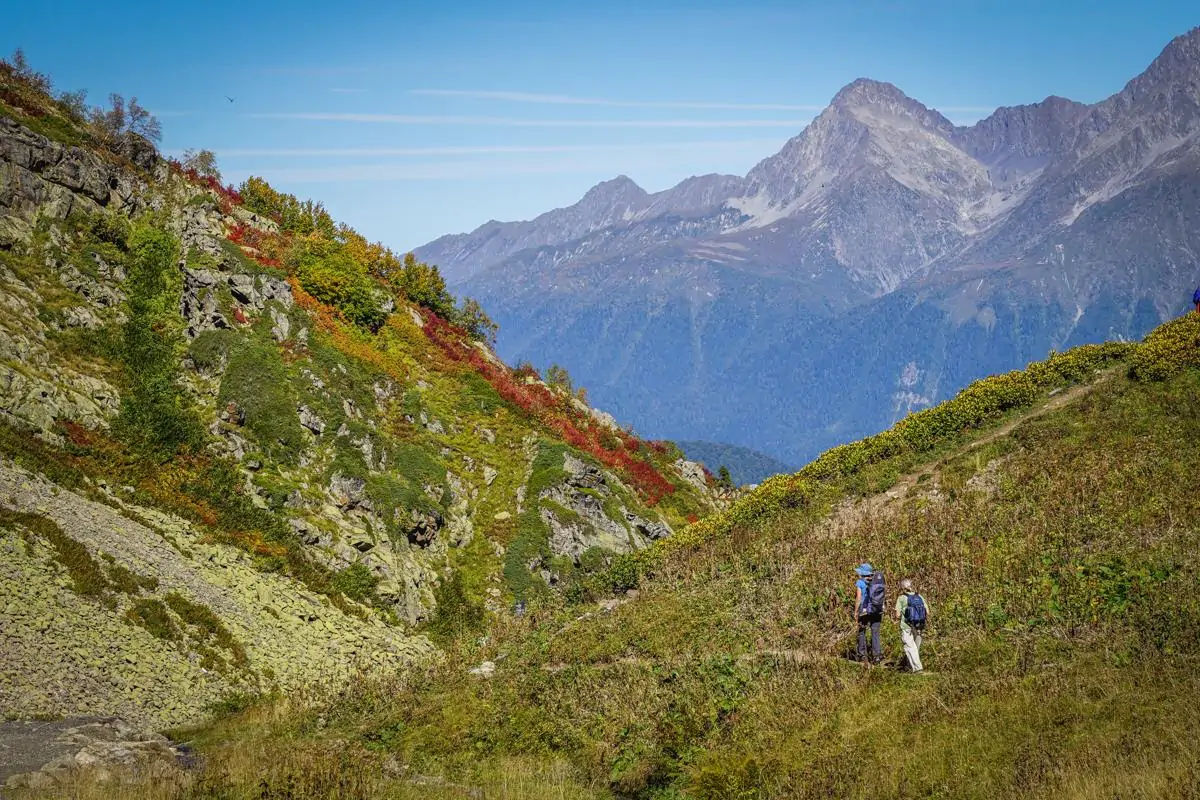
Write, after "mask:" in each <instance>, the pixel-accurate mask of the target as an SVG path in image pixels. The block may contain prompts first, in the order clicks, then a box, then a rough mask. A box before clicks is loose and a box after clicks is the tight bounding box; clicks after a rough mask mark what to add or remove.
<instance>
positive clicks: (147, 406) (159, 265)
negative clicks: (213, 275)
mask: <svg viewBox="0 0 1200 800" xmlns="http://www.w3.org/2000/svg"><path fill="white" fill-rule="evenodd" d="M129 250H130V254H129V259H128V269H129V272H128V277H127V278H126V280H125V292H126V297H127V305H128V308H129V317H128V321H127V322H126V323H125V327H124V331H123V347H122V355H123V360H124V362H125V380H124V383H125V391H124V392H123V393H122V396H121V411H120V414H119V415H118V417H117V422H116V425H115V426H114V428H115V430H116V431H117V432H118V434H119V435H121V436H122V437H123V438H124V439H125V440H126V441H127V442H128V443H129V444H131V445H132V446H133V447H134V448H135V449H138V450H140V451H143V452H147V453H154V454H156V455H157V456H159V457H169V456H170V455H172V454H174V453H177V452H179V451H180V450H183V449H193V448H195V447H198V446H199V445H200V444H201V442H203V439H204V429H203V427H202V426H201V424H200V419H199V417H198V416H197V414H196V413H195V411H194V409H193V408H192V403H191V400H190V398H189V396H188V395H187V393H186V392H185V391H184V389H183V388H182V387H181V386H180V384H179V381H178V376H179V367H180V362H181V358H182V354H183V347H184V344H183V319H182V317H181V316H180V314H179V301H180V295H181V292H182V290H183V279H182V276H181V275H180V272H179V270H178V269H177V268H176V262H177V261H178V255H179V247H178V245H177V243H176V242H175V239H174V238H173V237H172V236H171V235H170V234H168V233H167V232H165V231H162V230H158V229H156V228H150V227H146V226H139V227H138V228H136V229H135V230H134V231H133V232H132V233H131V234H130V236H129Z"/></svg>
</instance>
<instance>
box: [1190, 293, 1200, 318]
mask: <svg viewBox="0 0 1200 800" xmlns="http://www.w3.org/2000/svg"><path fill="white" fill-rule="evenodd" d="M1192 302H1193V303H1195V304H1196V313H1197V314H1200V286H1197V287H1196V291H1194V292H1192Z"/></svg>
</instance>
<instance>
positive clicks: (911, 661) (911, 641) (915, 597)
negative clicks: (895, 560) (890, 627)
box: [896, 578, 929, 673]
mask: <svg viewBox="0 0 1200 800" xmlns="http://www.w3.org/2000/svg"><path fill="white" fill-rule="evenodd" d="M928 619H929V603H927V602H926V601H925V598H924V597H921V595H919V594H917V593H916V592H914V591H913V585H912V581H910V580H909V579H908V578H905V579H904V580H902V581H900V596H899V597H897V598H896V620H897V621H898V622H899V623H900V641H901V642H903V643H904V655H905V656H906V657H907V658H908V666H909V668H910V669H911V670H912V671H913V672H914V673H916V672H922V671H923V670H924V667H922V666H921V634H923V633H924V632H925V623H926V621H927V620H928Z"/></svg>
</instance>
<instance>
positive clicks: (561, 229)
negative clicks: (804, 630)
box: [417, 28, 1200, 463]
mask: <svg viewBox="0 0 1200 800" xmlns="http://www.w3.org/2000/svg"><path fill="white" fill-rule="evenodd" d="M1198 254H1200V28H1198V29H1195V30H1193V31H1191V32H1189V33H1187V34H1185V35H1183V36H1180V37H1178V38H1176V39H1174V40H1173V41H1172V42H1170V43H1169V44H1168V45H1167V47H1166V48H1165V49H1164V50H1163V52H1162V53H1161V55H1160V56H1159V57H1158V58H1157V59H1155V60H1154V62H1153V63H1152V64H1151V65H1150V66H1149V68H1147V69H1146V71H1145V72H1143V73H1142V74H1141V75H1139V76H1137V77H1136V78H1134V79H1133V80H1132V81H1130V82H1129V83H1128V84H1127V85H1126V86H1125V88H1124V89H1122V90H1121V91H1120V92H1118V93H1117V94H1114V95H1113V96H1112V97H1109V98H1108V99H1106V100H1104V101H1102V102H1099V103H1096V104H1094V105H1085V104H1082V103H1077V102H1074V101H1071V100H1067V99H1064V98H1061V97H1049V98H1047V99H1045V100H1043V101H1042V102H1040V103H1035V104H1033V105H1026V106H1015V107H1006V108H1000V109H998V110H996V111H995V112H994V113H993V114H992V115H990V116H989V117H987V118H986V119H984V120H982V121H980V122H979V123H977V124H975V125H972V126H968V127H962V126H955V125H953V124H952V123H951V122H949V121H948V120H947V119H946V118H945V117H943V116H942V115H941V114H939V113H938V112H937V111H936V110H933V109H930V108H926V107H925V106H923V105H922V104H921V103H919V102H917V101H916V100H913V99H912V98H910V97H908V96H906V95H905V94H904V93H903V92H901V91H900V90H899V89H897V88H896V87H895V86H892V85H890V84H887V83H882V82H879V81H874V80H867V79H860V80H856V81H854V82H853V83H851V84H850V85H848V86H846V87H845V88H844V89H842V90H841V91H840V92H838V94H837V95H836V96H835V97H834V98H833V101H832V102H831V104H830V105H829V107H828V108H827V109H826V110H825V111H824V112H822V113H821V115H820V116H819V117H817V118H816V119H815V120H814V121H813V122H812V123H811V124H809V125H808V126H807V127H806V128H805V129H804V130H803V131H802V132H801V133H800V134H799V135H798V136H796V137H795V138H793V139H791V140H790V141H788V142H787V143H786V144H785V145H784V146H783V149H782V150H780V151H779V152H778V153H776V154H775V155H773V156H771V157H769V158H767V159H765V160H764V161H762V162H761V163H759V164H758V165H757V166H755V167H754V168H753V169H752V170H751V171H750V172H749V173H748V174H747V175H746V176H745V177H738V176H732V175H705V176H701V177H696V178H689V179H688V180H685V181H684V182H682V183H680V184H679V185H678V186H675V187H673V188H671V189H668V190H666V191H663V192H658V193H656V194H648V193H647V192H645V191H643V190H642V189H641V188H640V187H638V186H637V185H636V184H635V183H634V182H633V181H631V180H630V179H629V178H627V177H624V176H620V177H617V178H615V179H613V180H610V181H606V182H604V183H601V184H599V185H597V186H596V187H594V188H593V189H591V190H590V191H589V192H588V193H587V194H586V195H585V196H584V197H583V199H581V200H580V201H579V202H578V203H576V204H575V205H573V206H570V207H568V208H563V209H557V210H554V211H550V212H548V213H546V214H543V215H541V216H539V217H537V218H536V219H533V220H530V221H527V222H489V223H487V224H485V225H483V226H481V227H480V228H478V229H477V230H475V231H472V232H471V233H468V234H459V235H453V236H444V237H442V238H440V239H437V240H436V241H434V242H431V243H429V244H427V245H425V246H423V247H421V248H419V249H418V250H417V255H418V256H419V257H421V258H422V259H424V260H426V261H429V262H432V263H435V264H438V265H439V266H440V267H441V269H442V271H443V273H444V274H445V275H446V276H447V278H448V279H449V280H450V282H451V283H452V285H454V286H455V287H456V288H457V289H458V290H459V291H461V292H465V293H466V294H470V295H473V296H476V297H478V298H479V299H480V300H481V301H482V302H483V303H484V304H485V306H486V307H487V308H488V310H489V312H490V313H492V315H493V316H494V317H495V318H496V320H497V321H498V322H499V323H500V325H501V331H500V342H499V349H500V352H501V354H502V355H503V356H505V357H506V358H509V359H513V360H515V359H520V358H523V359H529V360H531V361H532V362H534V363H535V364H546V363H550V362H557V363H559V364H562V365H564V366H566V367H567V368H568V369H569V370H570V372H571V374H572V375H574V376H576V378H578V379H579V381H580V382H581V383H582V384H583V385H585V386H587V387H588V389H589V392H590V397H591V399H592V401H593V402H595V403H596V404H597V405H598V406H600V407H602V408H606V409H607V410H609V411H611V412H612V413H613V414H615V415H616V416H617V417H618V418H619V419H621V420H623V421H628V422H632V423H633V424H634V425H635V426H636V427H637V428H638V429H639V430H640V431H643V432H645V433H647V434H651V435H654V436H663V437H670V438H674V439H684V440H690V439H704V440H720V441H727V442H734V443H737V444H740V445H745V446H749V447H753V448H755V449H759V450H763V451H765V452H768V453H770V454H772V455H774V456H776V457H778V458H781V459H783V460H785V461H789V462H793V463H798V462H803V461H805V460H807V459H808V458H809V457H811V456H813V455H814V454H816V453H817V452H819V451H821V450H822V449H824V448H826V447H828V446H830V445H832V444H835V443H838V442H842V441H846V440H850V439H855V438H858V437H860V436H863V435H865V434H868V433H870V432H873V431H875V430H878V429H881V428H884V427H886V426H887V425H888V424H889V423H891V422H892V421H894V420H896V419H897V418H899V417H902V416H903V415H905V414H906V413H908V412H909V411H912V410H915V409H919V408H922V407H925V406H927V405H929V404H931V403H933V402H936V401H938V400H939V399H942V398H945V397H947V396H949V395H951V394H953V393H954V392H955V391H956V390H958V389H959V388H961V387H962V386H963V385H965V384H966V383H968V382H970V381H971V380H973V379H975V378H977V377H980V376H983V375H987V374H991V373H994V372H1000V371H1005V370H1008V369H1013V368H1016V367H1019V366H1021V365H1023V364H1025V363H1027V362H1028V361H1030V360H1032V359H1035V358H1041V357H1044V356H1045V355H1046V354H1047V352H1048V351H1049V350H1052V349H1061V348H1065V347H1070V346H1073V345H1075V344H1079V343H1083V342H1090V341H1099V340H1104V339H1111V338H1117V337H1137V336H1141V335H1142V334H1143V333H1145V332H1146V331H1147V330H1148V329H1150V328H1151V327H1153V326H1154V325H1156V324H1157V323H1158V322H1160V321H1161V320H1163V319H1165V318H1167V317H1170V316H1173V315H1175V314H1178V313H1180V312H1181V311H1183V310H1184V309H1185V308H1186V307H1187V303H1188V300H1189V298H1190V295H1191V290H1192V288H1193V287H1194V285H1195V284H1196V282H1197V281H1198V280H1200V264H1198V263H1197V262H1198V258H1200V256H1198Z"/></svg>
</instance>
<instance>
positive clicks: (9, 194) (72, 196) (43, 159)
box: [0, 117, 156, 247]
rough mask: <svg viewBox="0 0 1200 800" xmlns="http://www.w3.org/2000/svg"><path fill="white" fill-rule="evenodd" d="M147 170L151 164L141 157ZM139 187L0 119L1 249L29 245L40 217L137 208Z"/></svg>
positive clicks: (102, 164) (98, 162)
mask: <svg viewBox="0 0 1200 800" xmlns="http://www.w3.org/2000/svg"><path fill="white" fill-rule="evenodd" d="M140 160H142V161H143V163H144V165H145V166H146V167H150V168H152V167H153V166H155V163H156V161H155V159H153V158H146V157H144V156H141V157H140ZM140 188H141V185H140V182H139V181H138V180H137V179H136V178H134V177H133V176H131V174H130V173H129V172H127V171H124V170H122V169H120V168H119V167H118V166H117V165H115V164H112V163H109V162H106V161H105V160H104V159H102V158H100V156H98V155H96V154H94V153H92V152H90V151H88V150H85V149H83V148H80V147H70V146H67V145H63V144H60V143H58V142H54V141H51V140H50V139H47V138H46V137H45V136H42V135H40V134H37V133H34V132H33V131H31V130H29V129H28V128H26V127H24V126H22V125H20V124H19V123H17V122H15V121H14V120H11V119H8V118H7V117H0V247H3V246H11V245H12V244H14V243H16V242H23V241H28V239H29V237H30V236H31V235H32V233H33V226H32V222H33V220H34V219H35V218H36V217H38V216H39V215H49V216H51V217H53V218H55V219H66V218H67V215H68V214H70V213H71V211H72V210H73V209H76V208H81V209H84V210H89V211H94V210H97V209H99V208H102V207H107V208H120V209H125V210H130V209H133V208H136V207H138V205H139V203H140V202H141V201H140V200H139V189H140Z"/></svg>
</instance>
